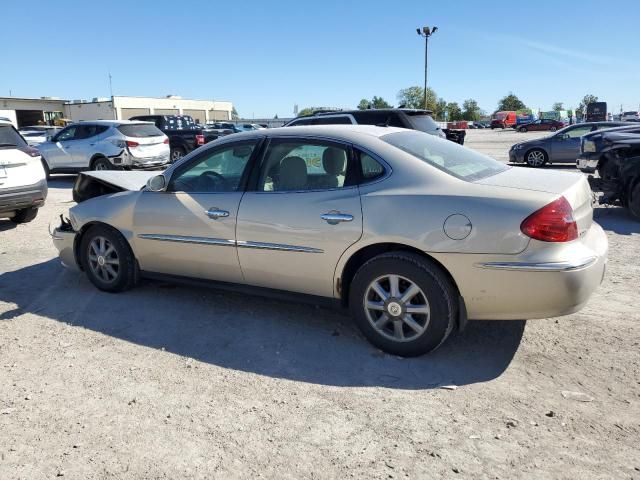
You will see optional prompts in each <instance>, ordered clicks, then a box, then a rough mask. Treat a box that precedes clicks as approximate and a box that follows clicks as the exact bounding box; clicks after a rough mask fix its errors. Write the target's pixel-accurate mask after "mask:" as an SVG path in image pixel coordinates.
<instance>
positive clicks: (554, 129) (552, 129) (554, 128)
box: [549, 127, 558, 132]
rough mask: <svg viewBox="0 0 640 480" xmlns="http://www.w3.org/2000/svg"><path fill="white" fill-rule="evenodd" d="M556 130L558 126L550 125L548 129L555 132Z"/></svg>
mask: <svg viewBox="0 0 640 480" xmlns="http://www.w3.org/2000/svg"><path fill="white" fill-rule="evenodd" d="M556 130H558V128H557V127H551V128H550V129H549V131H550V132H555V131H556Z"/></svg>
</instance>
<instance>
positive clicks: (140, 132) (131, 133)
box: [118, 123, 164, 138]
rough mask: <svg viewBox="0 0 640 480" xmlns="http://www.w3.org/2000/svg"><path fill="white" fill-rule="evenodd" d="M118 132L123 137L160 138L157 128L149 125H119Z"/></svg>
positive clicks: (162, 134)
mask: <svg viewBox="0 0 640 480" xmlns="http://www.w3.org/2000/svg"><path fill="white" fill-rule="evenodd" d="M118 131H119V132H120V133H122V134H123V135H124V136H125V137H137V138H144V137H162V136H164V133H162V132H161V131H160V130H159V129H158V127H156V126H155V125H153V124H151V123H134V124H129V125H120V126H119V127H118Z"/></svg>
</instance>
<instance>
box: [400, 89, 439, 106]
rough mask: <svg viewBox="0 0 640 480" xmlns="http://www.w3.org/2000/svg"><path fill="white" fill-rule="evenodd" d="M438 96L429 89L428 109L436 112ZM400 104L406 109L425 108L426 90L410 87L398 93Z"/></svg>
mask: <svg viewBox="0 0 640 480" xmlns="http://www.w3.org/2000/svg"><path fill="white" fill-rule="evenodd" d="M437 98H438V97H437V95H436V92H434V91H433V90H432V89H430V88H427V109H428V110H431V111H435V110H436V103H437ZM398 104H399V105H404V107H405V108H424V88H422V87H417V86H416V87H409V88H403V89H402V90H400V91H399V92H398Z"/></svg>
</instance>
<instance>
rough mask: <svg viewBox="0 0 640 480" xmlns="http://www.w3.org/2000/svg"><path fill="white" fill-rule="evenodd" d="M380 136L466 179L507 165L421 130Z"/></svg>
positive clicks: (455, 175)
mask: <svg viewBox="0 0 640 480" xmlns="http://www.w3.org/2000/svg"><path fill="white" fill-rule="evenodd" d="M380 138H381V139H382V140H384V141H385V142H387V143H389V144H390V145H393V146H394V147H396V148H399V149H400V150H402V151H404V152H407V153H409V154H411V155H413V156H414V157H416V158H419V159H420V160H422V161H424V162H426V163H428V164H429V165H431V166H433V167H435V168H437V169H439V170H442V171H443V172H446V173H448V174H449V175H451V176H453V177H456V178H459V179H461V180H466V181H468V182H473V181H475V180H480V179H481V178H485V177H490V176H491V175H495V174H497V173H500V172H504V171H505V170H507V169H508V168H509V167H508V166H507V165H505V164H504V163H500V162H498V161H497V160H494V159H493V158H489V157H487V156H485V155H481V154H479V153H477V152H474V151H473V150H470V149H468V148H465V147H462V146H460V145H458V144H456V143H453V142H451V141H449V140H442V139H440V138H435V137H434V136H433V135H427V134H424V133H421V132H416V131H407V132H399V133H390V134H388V135H384V136H382V137H380Z"/></svg>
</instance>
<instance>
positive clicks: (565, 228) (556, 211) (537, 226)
mask: <svg viewBox="0 0 640 480" xmlns="http://www.w3.org/2000/svg"><path fill="white" fill-rule="evenodd" d="M520 230H522V233H524V234H525V235H526V236H528V237H531V238H534V239H536V240H542V241H543V242H570V241H571V240H575V239H576V238H578V225H577V224H576V221H575V219H574V218H573V209H572V208H571V205H569V202H568V201H567V199H566V198H564V197H560V198H558V199H557V200H554V201H553V202H551V203H550V204H549V205H545V206H544V207H542V208H541V209H540V210H537V211H535V212H533V213H532V214H531V215H529V216H528V217H527V218H525V220H524V222H522V224H521V225H520Z"/></svg>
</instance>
